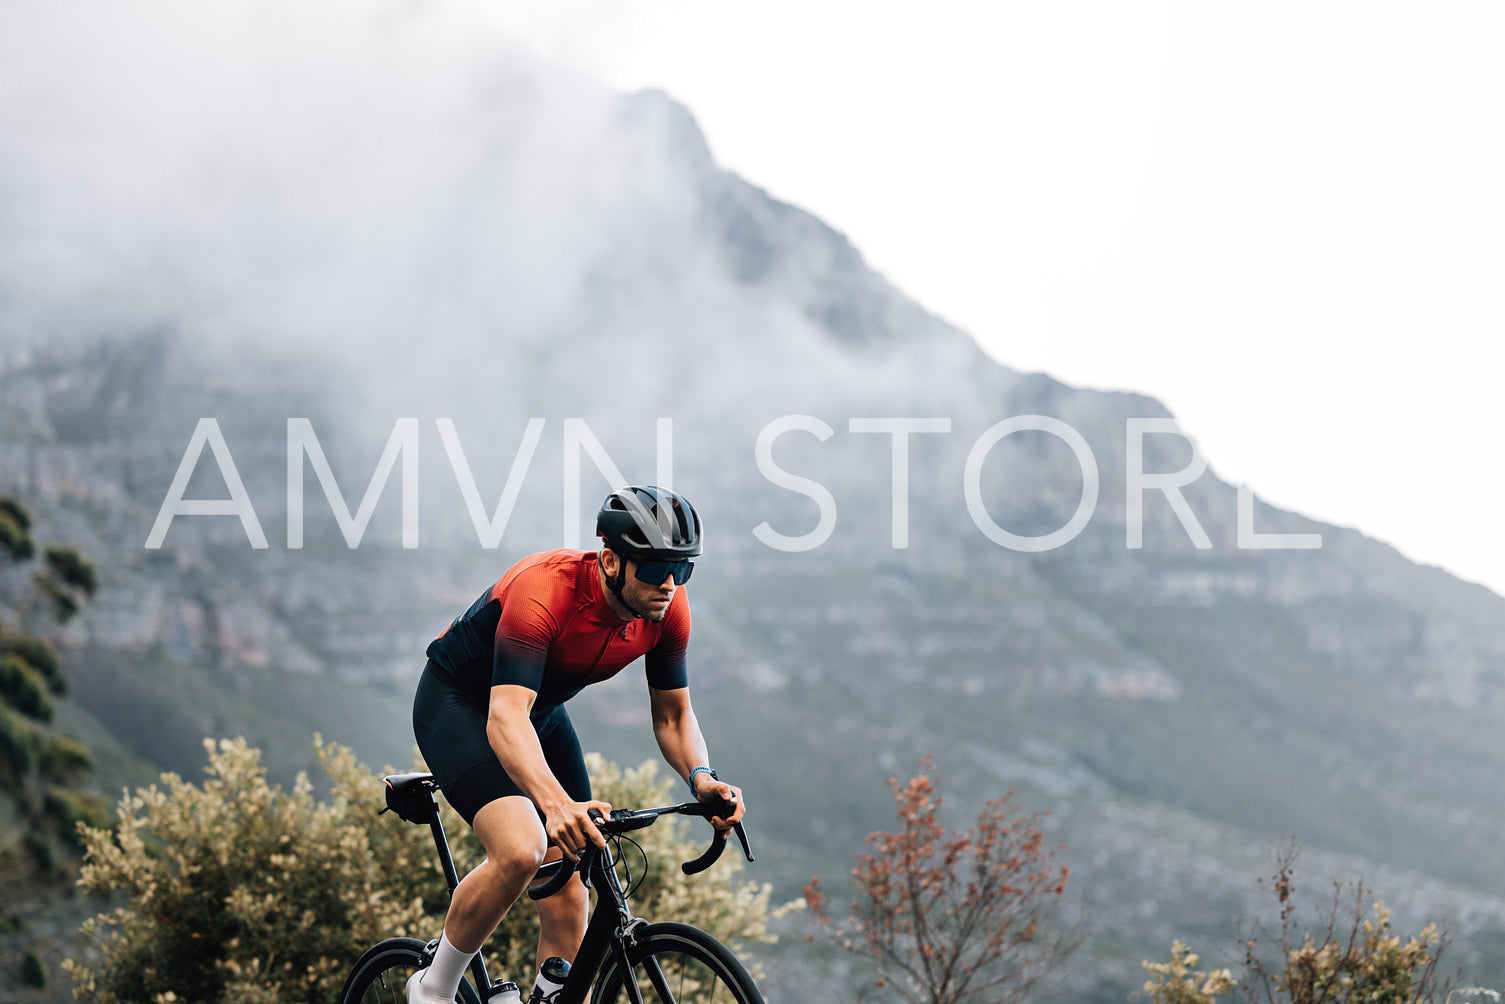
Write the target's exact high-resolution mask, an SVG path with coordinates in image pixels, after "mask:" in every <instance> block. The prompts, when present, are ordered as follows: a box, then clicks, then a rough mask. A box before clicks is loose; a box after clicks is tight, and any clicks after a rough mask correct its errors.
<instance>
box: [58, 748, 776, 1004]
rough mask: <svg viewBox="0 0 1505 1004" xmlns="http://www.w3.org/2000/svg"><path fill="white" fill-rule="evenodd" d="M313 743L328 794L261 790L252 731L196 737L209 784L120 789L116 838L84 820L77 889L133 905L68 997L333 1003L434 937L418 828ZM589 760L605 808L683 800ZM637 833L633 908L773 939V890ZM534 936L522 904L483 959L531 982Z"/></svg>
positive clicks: (696, 845)
mask: <svg viewBox="0 0 1505 1004" xmlns="http://www.w3.org/2000/svg"><path fill="white" fill-rule="evenodd" d="M315 746H316V749H317V750H318V753H319V757H320V760H321V762H322V763H323V766H324V770H325V772H326V773H327V774H328V775H329V777H330V779H331V781H332V789H331V793H330V796H329V799H328V800H327V801H325V802H318V801H316V800H315V799H314V797H313V794H312V786H311V785H310V784H309V782H308V780H307V779H306V778H305V777H302V776H300V777H299V779H298V781H297V783H296V784H295V785H294V787H293V789H292V790H291V791H283V790H282V789H281V788H279V787H277V786H273V785H270V784H268V782H267V780H266V775H265V770H264V768H263V767H262V765H261V762H260V754H259V752H258V751H257V750H255V749H252V748H250V747H248V746H247V745H246V743H245V741H244V740H235V741H233V742H231V741H227V740H226V741H221V742H220V743H218V745H217V746H216V744H214V743H212V742H207V741H206V747H207V748H208V750H209V766H208V768H207V778H206V780H205V781H204V783H203V786H202V787H195V786H193V785H191V784H188V783H187V782H185V781H183V780H182V779H180V778H179V777H177V776H176V775H172V774H166V775H163V779H162V786H161V787H157V786H153V787H151V788H148V789H145V790H138V791H137V792H135V793H134V794H132V795H128V796H127V797H126V798H124V799H122V801H121V803H120V805H119V808H118V811H117V815H118V817H119V824H118V829H116V830H115V831H114V832H107V831H105V830H102V829H94V828H85V829H84V830H83V839H84V844H85V847H86V852H87V853H86V859H85V863H84V868H83V876H82V879H81V883H82V884H83V885H84V886H86V887H87V888H89V889H92V890H95V891H98V892H104V893H115V894H124V896H125V897H126V899H127V902H126V904H125V905H124V906H122V907H120V908H118V909H116V910H115V911H113V912H112V913H108V914H103V915H100V916H98V917H95V918H94V919H93V920H91V921H89V922H88V923H87V924H86V925H85V930H86V931H88V932H90V933H92V934H93V935H94V936H95V937H97V938H98V939H99V942H100V947H101V949H102V956H103V958H102V961H101V962H100V963H99V964H98V965H97V966H94V967H86V966H83V965H80V964H78V963H76V962H74V961H72V960H69V961H68V962H67V963H65V968H66V969H67V970H68V971H69V972H70V974H71V975H72V977H73V980H74V993H75V996H76V997H78V998H79V999H81V1000H85V1001H94V1002H98V1004H117V1002H119V1004H124V1002H133V1001H155V1000H168V999H175V1000H178V1001H195V1002H202V1004H214V1002H220V1004H252V1002H255V1004H293V1002H309V1004H327V1002H328V1001H330V1000H332V999H333V998H334V996H335V994H336V993H338V991H339V989H340V986H341V985H342V983H343V982H344V978H345V976H346V974H347V972H348V971H349V967H350V966H351V964H352V963H354V961H355V960H356V959H357V958H358V957H359V956H360V954H361V952H362V951H363V950H364V949H365V948H366V947H368V946H369V945H370V944H372V943H374V942H376V941H378V940H381V939H383V938H387V937H392V936H399V935H402V936H409V937H416V938H420V939H424V940H427V939H430V938H433V937H437V936H438V934H439V930H440V926H441V918H442V916H443V911H444V908H445V906H446V904H447V901H448V897H447V893H446V890H445V888H444V880H443V877H442V875H441V873H440V870H439V866H438V862H437V858H436V855H435V852H434V847H433V842H432V839H431V837H430V835H429V829H428V827H426V826H414V825H412V824H409V823H404V822H402V821H401V820H399V819H397V817H396V816H395V815H394V814H390V813H389V814H387V815H383V816H378V815H377V812H376V810H377V809H378V808H380V807H381V806H382V805H383V794H382V788H381V781H380V778H379V777H378V776H377V775H376V774H373V773H372V772H371V771H369V770H367V769H366V768H365V767H364V766H362V765H360V764H359V763H358V762H357V761H356V760H355V758H354V756H353V755H352V754H351V753H350V751H349V750H346V749H344V748H343V747H340V746H337V745H333V744H325V743H323V742H322V741H318V740H316V743H315ZM591 767H592V771H593V778H594V779H595V781H596V785H597V789H598V793H599V796H600V797H602V798H604V799H605V800H607V801H610V802H612V803H613V804H617V805H627V804H630V803H639V804H647V803H653V804H664V803H665V802H672V801H675V800H677V799H674V798H672V797H671V796H669V795H668V789H669V788H670V787H671V786H672V784H671V782H660V781H658V780H657V778H656V774H655V772H654V770H653V769H652V768H651V767H649V766H644V767H640V768H637V769H636V770H629V771H622V770H620V769H618V768H616V767H614V766H612V765H610V764H607V763H604V762H602V761H601V760H600V758H599V757H593V758H592V763H591ZM442 818H443V820H444V823H445V829H446V831H447V833H448V834H449V838H450V843H451V847H452V848H453V852H454V855H455V859H456V864H457V866H458V867H459V869H460V872H461V874H462V875H463V874H464V873H465V871H466V870H467V869H468V868H469V867H471V866H472V865H474V864H475V863H476V862H478V861H479V860H480V858H481V857H482V851H481V849H480V844H479V842H478V841H476V840H475V839H474V837H473V835H471V833H470V830H469V827H467V826H466V825H465V824H464V822H463V821H461V820H460V819H459V818H458V816H456V815H455V814H454V813H453V812H452V811H451V810H450V809H449V808H448V806H447V805H445V806H443V813H442ZM639 836H640V837H641V838H642V839H641V840H640V843H642V844H643V845H644V847H645V848H647V849H648V851H649V854H650V856H651V858H652V860H653V870H652V871H651V872H650V874H649V880H648V883H646V884H645V896H646V905H645V906H642V907H641V909H642V910H643V912H645V913H648V914H649V915H654V911H657V912H658V913H659V914H661V915H663V916H665V917H668V916H674V917H676V919H682V920H689V921H692V922H697V923H701V924H704V925H710V926H712V927H713V928H714V929H717V930H719V931H720V932H721V933H722V934H723V935H724V936H725V937H726V938H728V939H730V940H734V941H735V940H744V941H767V940H772V939H771V938H770V937H769V935H768V934H767V931H766V927H765V924H766V921H767V919H768V917H769V909H768V895H769V890H768V887H766V886H764V887H761V888H752V887H750V886H748V885H746V884H743V885H735V884H734V883H733V882H732V881H731V878H732V877H733V876H734V875H735V872H736V869H735V867H733V868H726V867H722V868H720V869H718V871H720V872H721V878H720V879H719V880H718V879H713V878H707V877H702V878H701V879H700V880H698V881H696V880H690V879H686V878H684V877H683V876H682V875H680V873H679V871H678V869H677V867H675V866H677V865H678V863H679V862H680V861H683V860H686V859H687V858H689V857H690V856H692V854H693V853H698V851H699V849H700V846H701V845H703V842H704V839H705V836H706V833H701V832H696V833H693V834H685V833H684V832H682V831H681V830H679V829H678V828H676V827H672V826H666V825H663V824H660V825H658V826H655V827H653V828H652V829H651V830H648V831H644V832H643V833H641V834H640V835H639ZM692 848H693V850H692ZM732 857H733V856H732V855H730V854H728V855H727V857H726V858H724V859H723V861H727V860H729V859H731V858H732ZM639 902H640V904H641V903H642V902H643V901H642V899H640V900H639ZM536 939H537V920H536V914H535V912H534V911H533V910H532V909H531V908H529V907H528V905H527V904H526V903H524V904H522V905H520V906H519V908H518V909H515V910H513V911H512V913H511V915H509V916H508V918H507V920H506V921H505V922H504V923H503V926H502V928H501V929H499V931H498V934H497V936H496V937H495V938H493V940H492V942H491V944H490V945H489V946H488V949H487V951H488V958H489V960H490V961H492V962H495V963H497V964H499V968H500V971H501V972H503V973H506V974H507V975H509V976H511V977H512V978H514V979H517V980H519V981H523V980H525V979H527V978H531V971H532V967H533V961H534V952H535V948H536ZM168 994H171V995H173V996H172V997H171V998H169V997H167V996H166V995H168Z"/></svg>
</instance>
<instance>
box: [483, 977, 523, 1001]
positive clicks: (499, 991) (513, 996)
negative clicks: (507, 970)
mask: <svg viewBox="0 0 1505 1004" xmlns="http://www.w3.org/2000/svg"><path fill="white" fill-rule="evenodd" d="M522 1002H523V992H522V991H521V990H519V989H518V988H517V984H516V983H513V982H512V981H511V980H499V981H498V982H496V983H493V984H492V985H491V996H490V997H487V998H486V1004H522Z"/></svg>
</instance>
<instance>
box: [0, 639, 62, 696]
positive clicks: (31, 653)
mask: <svg viewBox="0 0 1505 1004" xmlns="http://www.w3.org/2000/svg"><path fill="white" fill-rule="evenodd" d="M0 654H4V655H16V656H20V657H21V659H23V660H24V661H25V662H26V664H27V665H28V666H30V667H31V668H32V669H34V670H36V671H37V672H38V673H40V674H41V676H42V679H44V680H46V681H47V689H48V690H50V691H52V692H53V693H54V694H63V693H66V692H67V690H68V680H67V678H66V677H65V676H63V660H62V659H61V658H60V657H59V656H58V654H57V649H56V648H54V647H53V646H52V643H51V642H49V641H48V640H47V639H45V638H38V637H37V636H36V635H30V634H12V633H9V632H0Z"/></svg>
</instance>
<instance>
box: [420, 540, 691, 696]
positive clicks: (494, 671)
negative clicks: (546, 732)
mask: <svg viewBox="0 0 1505 1004" xmlns="http://www.w3.org/2000/svg"><path fill="white" fill-rule="evenodd" d="M596 567H597V566H596V553H595V552H593V551H576V550H569V549H565V550H558V551H544V552H542V553H540V554H535V555H532V556H530V557H527V558H524V559H523V560H522V561H519V562H518V563H517V564H515V565H513V566H512V567H511V568H509V569H508V570H507V573H506V574H505V575H503V576H502V577H501V578H500V579H499V580H497V582H496V584H495V585H493V586H492V587H491V588H490V589H488V590H486V591H485V592H484V593H482V594H481V596H480V597H479V598H478V599H477V600H476V601H475V602H474V603H472V604H471V605H470V609H468V610H466V611H465V612H464V613H463V614H461V615H460V616H459V617H456V618H455V619H454V621H453V622H451V623H450V625H449V627H448V628H446V629H445V631H444V633H443V634H441V635H440V636H439V637H438V638H436V639H434V641H433V642H431V643H430V644H429V647H428V653H427V654H428V657H429V659H431V660H432V661H433V663H434V665H435V666H437V667H438V669H439V670H440V672H441V673H442V674H443V675H445V676H447V677H448V678H449V679H450V681H451V682H452V683H454V684H455V685H456V686H457V687H459V688H460V689H461V690H463V691H465V692H466V693H468V694H470V695H471V696H473V697H474V698H476V699H477V700H479V701H483V702H484V701H485V700H486V698H487V696H488V695H489V693H490V689H491V688H492V687H494V686H499V685H502V684H517V685H518V686H523V687H527V688H529V689H530V690H533V691H535V692H537V694H538V698H537V700H536V701H535V702H534V705H533V715H532V716H533V717H534V718H539V717H540V716H542V715H545V714H547V713H548V712H549V711H550V710H552V709H553V708H555V707H557V706H559V705H561V704H563V703H564V702H565V701H568V700H569V699H570V698H571V697H574V696H575V695H576V694H578V693H579V692H580V691H581V690H583V689H584V688H585V687H587V686H589V685H590V684H592V683H599V682H601V681H602V680H608V679H610V678H611V677H613V676H615V675H616V674H617V673H619V672H621V670H622V669H623V667H625V666H627V665H628V664H629V663H631V662H632V661H633V660H634V659H637V658H638V657H639V656H642V657H644V658H643V662H644V669H645V671H646V673H647V677H648V685H649V686H651V687H654V688H655V689H658V690H678V689H680V688H683V687H685V686H688V682H689V676H688V672H687V670H686V662H685V652H686V649H687V648H688V646H689V641H690V603H689V599H688V597H687V596H686V594H685V590H684V588H683V587H681V588H679V589H677V590H675V592H674V599H673V601H671V602H670V604H669V609H668V611H667V612H666V613H665V614H664V617H663V619H662V620H660V621H656V622H655V621H650V620H647V619H645V618H641V617H640V618H638V619H637V620H631V621H626V622H624V621H623V620H622V619H621V618H620V617H618V616H617V615H616V613H615V612H614V611H613V610H612V609H611V607H610V606H609V605H608V604H607V602H606V596H605V593H604V592H603V591H602V589H601V581H600V578H599V576H598V575H597V571H596Z"/></svg>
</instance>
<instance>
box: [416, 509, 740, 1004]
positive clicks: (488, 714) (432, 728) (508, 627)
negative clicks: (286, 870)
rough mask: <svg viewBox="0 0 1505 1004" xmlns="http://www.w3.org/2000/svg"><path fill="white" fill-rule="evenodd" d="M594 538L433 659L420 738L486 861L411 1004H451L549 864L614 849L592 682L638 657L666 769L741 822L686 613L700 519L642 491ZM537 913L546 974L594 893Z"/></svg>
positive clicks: (480, 604)
mask: <svg viewBox="0 0 1505 1004" xmlns="http://www.w3.org/2000/svg"><path fill="white" fill-rule="evenodd" d="M596 533H597V535H598V536H599V537H600V538H601V543H602V546H601V549H600V550H599V551H598V552H595V553H592V552H588V551H576V550H557V551H545V552H543V553H540V554H535V555H532V556H530V557H527V558H524V559H523V560H521V561H519V562H518V563H517V564H515V565H513V566H512V567H511V568H510V569H508V570H507V573H506V574H505V575H503V576H502V578H501V579H500V580H498V581H497V582H496V584H495V585H493V586H492V587H491V588H490V589H488V590H486V592H485V593H483V594H482V595H481V597H480V598H479V599H477V600H476V601H475V603H473V604H472V605H471V607H470V609H468V610H466V611H465V613H463V614H461V615H460V616H459V617H457V618H455V620H454V621H453V623H451V624H450V626H449V627H448V628H447V629H446V630H445V631H444V633H443V634H441V635H440V636H439V637H438V638H437V639H435V640H434V642H433V643H432V644H430V645H429V647H428V652H427V655H428V664H427V665H426V666H425V667H424V671H423V675H422V677H421V679H420V680H419V683H418V692H417V695H416V697H415V698H414V702H413V730H414V732H415V734H416V736H417V739H418V748H419V750H420V751H421V752H422V754H423V757H424V760H425V761H426V762H427V764H428V767H429V770H430V771H432V772H433V774H434V777H435V778H436V779H437V781H438V783H439V786H440V788H441V789H442V790H443V792H444V795H445V797H446V798H447V799H448V800H449V802H450V804H451V805H453V806H454V807H455V809H456V810H457V811H458V812H459V813H460V815H461V816H463V817H464V818H465V820H466V822H468V823H469V824H470V825H471V827H472V828H473V829H474V830H475V832H476V836H478V837H479V838H480V840H481V844H482V845H483V846H484V847H485V849H486V860H485V861H483V862H481V864H480V865H478V866H477V867H476V868H475V869H474V870H472V871H471V872H470V874H468V875H466V876H465V878H464V880H463V881H461V883H460V885H459V887H458V888H457V889H456V890H455V893H454V897H453V899H452V900H451V901H450V906H449V912H448V914H447V915H446V917H445V920H444V933H443V936H442V937H441V939H440V942H439V946H438V950H437V951H436V953H435V955H434V959H433V962H432V963H431V964H430V965H429V966H428V967H427V968H425V969H423V970H420V971H419V972H418V973H417V974H416V975H415V976H414V977H413V978H412V979H411V980H409V981H408V988H407V996H408V1001H409V1002H410V1004H419V1002H424V1004H448V1002H452V1001H453V1000H454V999H455V991H456V989H457V988H458V986H459V982H460V978H461V976H462V975H463V973H464V971H465V967H466V965H467V964H468V963H469V961H470V958H471V956H473V955H474V954H475V953H476V952H478V951H480V949H481V946H482V945H483V944H484V943H485V941H486V939H487V938H489V937H490V936H491V933H492V931H494V930H495V929H496V927H497V925H498V924H499V923H501V920H502V917H503V916H504V915H505V914H506V913H507V911H508V910H509V909H510V908H511V907H512V905H513V904H514V903H515V902H516V901H517V900H518V898H519V897H520V896H521V895H522V893H523V891H524V890H525V889H526V888H527V886H528V884H529V882H530V881H531V880H532V878H533V877H534V875H535V874H536V872H537V871H538V868H539V867H540V866H541V865H542V864H544V863H545V862H546V861H548V860H554V859H556V858H558V857H559V855H560V854H561V853H563V854H567V855H569V857H570V858H572V859H575V858H578V857H579V855H580V854H581V853H582V852H583V851H584V850H585V849H586V848H587V847H588V846H589V845H591V844H594V845H596V846H597V847H605V841H604V839H603V838H602V837H601V834H600V832H599V831H598V830H597V828H596V825H595V824H594V823H593V822H592V821H591V818H590V813H591V811H592V810H599V811H600V812H602V813H608V812H610V811H611V807H610V806H609V805H607V804H606V803H604V802H600V801H596V800H594V799H592V797H591V785H590V778H589V777H588V776H587V774H586V771H585V760H584V755H583V753H582V750H581V746H580V740H579V738H578V737H577V736H576V734H575V729H574V726H573V725H571V723H570V718H569V715H568V713H567V712H566V711H565V708H564V704H565V702H566V701H568V700H569V699H570V698H571V697H573V696H574V695H575V694H577V693H579V692H580V690H581V689H583V688H584V687H586V686H587V685H589V684H592V683H598V682H600V681H602V680H606V679H609V678H610V677H612V676H614V675H616V674H617V673H618V672H619V671H620V670H621V669H622V668H623V667H625V666H626V665H627V664H628V663H630V662H632V661H633V660H635V659H637V658H638V657H639V656H642V657H643V660H644V666H645V670H646V675H647V680H648V695H649V701H650V704H651V710H652V716H653V734H654V738H655V739H656V740H657V742H658V747H659V750H660V751H661V752H662V754H663V756H664V759H665V760H666V761H667V762H668V763H669V765H670V766H671V767H673V768H674V770H675V771H677V772H678V773H679V775H680V777H682V778H684V779H685V780H686V781H687V782H688V783H689V785H690V789H691V791H693V792H694V794H695V796H696V797H697V798H698V799H700V800H701V801H704V802H715V801H716V800H718V799H726V800H729V801H732V802H734V803H735V805H736V810H735V812H733V813H732V814H731V815H729V816H728V817H727V818H725V819H722V818H716V819H713V820H712V823H713V824H715V826H716V827H717V829H719V830H726V829H729V828H730V827H731V826H732V824H733V823H735V822H737V821H739V820H740V819H741V818H742V815H743V813H744V811H745V805H744V803H743V801H742V792H741V791H740V790H739V789H737V788H735V787H732V786H731V785H728V784H726V783H724V782H722V781H721V780H720V779H719V778H717V776H716V772H715V771H713V770H712V769H711V768H710V758H709V754H708V753H707V750H706V743H705V739H704V737H703V736H702V735H701V731H700V725H699V723H698V722H697V721H696V718H695V712H694V710H693V709H692V708H691V706H690V692H689V686H688V684H689V679H688V671H687V666H686V659H685V652H686V648H687V645H688V642H689V638H690V605H689V599H688V597H687V595H686V593H685V592H684V591H683V590H681V589H679V588H678V587H679V586H682V585H683V584H684V583H685V582H686V580H688V579H689V577H690V571H691V569H692V568H693V567H694V562H693V561H691V559H692V558H694V557H696V556H697V555H699V554H700V553H701V527H700V517H699V516H698V515H697V514H696V512H695V510H694V508H693V507H692V506H691V505H690V503H689V502H687V501H686V500H685V499H683V498H681V497H680V496H678V495H676V494H675V493H673V492H671V491H667V490H665V489H662V488H655V487H646V486H635V487H631V488H625V489H623V490H621V491H617V492H613V493H612V494H611V495H609V496H607V498H606V501H605V502H603V503H602V505H601V511H600V513H599V514H598V515H597V518H596ZM537 907H538V915H539V922H540V928H541V930H540V933H539V938H538V960H539V963H540V964H542V962H543V961H544V960H545V959H548V958H551V957H559V958H563V959H565V960H567V961H568V960H572V959H573V958H574V957H575V953H576V952H577V951H578V950H579V947H580V942H581V939H582V937H583V936H584V934H585V924H586V911H587V907H588V893H587V890H586V888H585V885H584V883H583V882H582V881H581V879H580V878H579V877H576V878H573V879H571V880H570V882H569V884H568V885H566V886H565V888H564V890H563V891H562V892H560V893H558V894H557V895H555V896H552V897H549V898H548V899H544V900H540V901H539V902H538V903H537ZM514 992H515V991H514ZM507 999H508V998H506V997H493V998H492V1000H493V1001H499V1000H502V1001H505V1000H507ZM512 999H514V1000H516V999H519V998H512Z"/></svg>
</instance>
